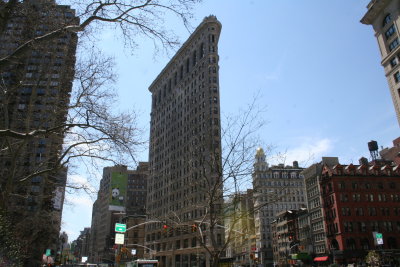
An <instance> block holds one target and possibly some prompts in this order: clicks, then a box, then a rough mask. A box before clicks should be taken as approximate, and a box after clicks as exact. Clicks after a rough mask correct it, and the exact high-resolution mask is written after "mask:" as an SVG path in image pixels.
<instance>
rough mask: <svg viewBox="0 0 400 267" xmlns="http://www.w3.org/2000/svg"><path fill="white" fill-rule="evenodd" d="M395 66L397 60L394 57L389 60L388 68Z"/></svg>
mask: <svg viewBox="0 0 400 267" xmlns="http://www.w3.org/2000/svg"><path fill="white" fill-rule="evenodd" d="M396 65H397V58H396V57H394V58H392V59H391V60H390V66H392V67H394V66H396Z"/></svg>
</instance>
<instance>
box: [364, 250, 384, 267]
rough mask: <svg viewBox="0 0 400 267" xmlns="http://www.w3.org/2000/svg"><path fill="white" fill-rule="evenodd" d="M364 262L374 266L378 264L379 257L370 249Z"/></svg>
mask: <svg viewBox="0 0 400 267" xmlns="http://www.w3.org/2000/svg"><path fill="white" fill-rule="evenodd" d="M365 262H366V263H367V264H368V266H371V267H375V266H380V262H381V259H380V256H379V254H378V253H377V252H376V251H375V250H371V251H370V252H368V255H367V256H366V257H365Z"/></svg>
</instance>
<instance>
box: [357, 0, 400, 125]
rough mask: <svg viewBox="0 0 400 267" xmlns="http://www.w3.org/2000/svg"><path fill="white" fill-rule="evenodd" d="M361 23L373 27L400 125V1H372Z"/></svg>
mask: <svg viewBox="0 0 400 267" xmlns="http://www.w3.org/2000/svg"><path fill="white" fill-rule="evenodd" d="M367 8H368V11H367V13H366V14H365V15H364V17H363V18H362V19H361V23H363V24H367V25H372V27H373V29H374V31H375V37H376V39H377V41H378V45H379V49H380V52H381V57H382V61H381V64H382V66H383V68H384V70H385V75H386V78H387V81H388V84H389V89H390V93H391V95H392V100H393V105H394V109H395V111H396V116H397V120H398V122H399V124H400V67H399V66H400V57H399V52H400V35H399V25H400V0H379V1H378V0H372V1H371V2H370V3H369V4H368V6H367Z"/></svg>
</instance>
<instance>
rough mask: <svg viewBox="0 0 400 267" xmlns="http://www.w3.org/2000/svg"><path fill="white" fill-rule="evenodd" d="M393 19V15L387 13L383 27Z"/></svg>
mask: <svg viewBox="0 0 400 267" xmlns="http://www.w3.org/2000/svg"><path fill="white" fill-rule="evenodd" d="M391 20H392V16H391V15H390V13H389V14H387V15H386V16H385V18H384V19H383V21H382V27H385V26H386V25H387V24H388V23H389V22H390V21H391Z"/></svg>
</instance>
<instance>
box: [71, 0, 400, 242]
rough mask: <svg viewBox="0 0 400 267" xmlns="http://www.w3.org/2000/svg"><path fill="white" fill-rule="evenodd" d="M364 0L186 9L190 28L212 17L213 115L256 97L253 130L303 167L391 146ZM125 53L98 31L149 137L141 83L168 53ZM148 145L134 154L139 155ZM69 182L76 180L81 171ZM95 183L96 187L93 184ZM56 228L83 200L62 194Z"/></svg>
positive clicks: (87, 208) (182, 33) (84, 222)
mask: <svg viewBox="0 0 400 267" xmlns="http://www.w3.org/2000/svg"><path fill="white" fill-rule="evenodd" d="M368 2H369V1H368V0H362V1H348V0H337V1H321V0H304V1H295V0H279V1H272V0H268V1H265V0H252V1H244V0H242V1H239V0H218V1H216V0H205V1H204V2H203V3H200V4H199V5H197V7H196V8H195V17H194V18H193V21H192V25H193V26H197V25H198V24H199V23H200V22H201V21H202V19H203V18H204V17H205V16H208V15H210V14H213V15H216V16H217V18H218V20H219V21H220V22H221V23H222V32H221V36H220V41H219V55H220V61H219V65H220V73H219V75H220V88H221V90H220V92H221V96H220V98H221V112H222V113H225V114H229V113H234V112H236V111H237V110H238V109H239V108H241V107H244V106H246V104H248V103H250V102H251V101H252V98H253V96H254V95H255V94H257V93H259V94H260V95H261V97H260V99H259V102H258V103H259V104H260V105H263V106H266V107H267V111H266V112H265V114H264V116H265V118H264V119H265V120H267V121H268V124H267V125H266V127H265V128H263V129H262V131H260V133H259V134H260V136H261V138H262V140H263V142H264V143H266V144H271V145H273V147H274V150H273V152H272V154H271V157H272V158H271V160H270V161H271V162H272V163H274V162H275V160H274V159H273V155H274V154H276V153H278V152H285V155H286V162H287V163H291V162H292V161H293V160H298V161H299V162H300V165H302V166H303V167H307V166H308V165H310V164H311V163H313V162H316V161H319V160H320V158H321V156H337V157H339V159H340V161H341V163H343V164H348V163H351V162H353V163H357V162H358V159H359V158H360V157H361V156H365V157H368V156H369V153H368V148H367V142H369V141H370V140H372V139H373V140H377V141H378V144H379V145H380V146H383V147H387V146H391V144H392V143H391V142H392V140H393V139H395V138H396V137H398V136H399V126H398V123H397V121H396V117H395V112H394V108H393V104H392V100H391V97H390V93H389V89H388V85H387V82H386V78H385V76H384V71H383V68H382V67H381V66H380V54H379V49H378V45H377V42H376V39H375V37H374V33H373V29H372V27H371V26H367V25H363V24H361V23H360V22H359V21H360V19H361V18H362V16H363V15H364V14H365V12H366V10H367V9H366V5H367V4H368ZM169 24H170V26H169V27H171V29H174V31H175V32H176V34H177V35H178V36H179V37H180V39H181V41H185V40H186V39H187V38H188V37H189V35H190V33H189V32H188V31H187V30H186V29H185V28H184V27H183V26H182V25H180V24H179V23H177V21H176V19H171V20H168V21H167V25H169ZM138 43H139V47H138V48H137V49H136V50H135V51H133V54H131V52H130V51H128V50H124V48H123V45H122V43H121V40H119V39H116V38H114V36H113V35H112V34H111V33H110V32H105V33H104V34H103V37H102V42H101V44H100V46H101V48H102V49H103V51H104V52H105V53H106V54H109V55H111V56H113V57H115V61H116V63H117V67H116V70H117V73H118V76H119V79H118V83H117V85H116V88H117V89H118V92H119V95H120V103H119V104H118V105H116V107H118V108H120V109H135V110H137V111H138V112H139V114H140V116H139V125H140V126H141V127H142V128H144V129H146V134H147V136H148V129H149V121H150V115H149V114H150V107H151V95H150V93H149V91H148V89H147V88H148V87H149V85H150V84H151V82H152V81H153V80H154V79H155V77H156V76H157V75H158V74H159V72H160V71H161V70H162V69H163V68H164V66H165V65H166V64H167V63H168V61H169V59H170V58H171V56H172V55H173V53H171V55H169V56H168V55H164V54H157V55H156V56H154V53H153V52H154V51H153V47H152V45H151V42H149V41H146V40H141V39H138ZM147 158H148V155H147V151H144V152H140V153H138V159H139V160H141V161H147ZM70 179H78V180H81V181H85V179H86V177H85V173H77V174H76V175H74V176H70ZM94 186H95V187H96V186H98V184H94ZM67 199H68V201H69V202H70V203H72V204H74V205H73V206H71V205H68V206H65V207H64V214H63V230H65V231H67V232H68V233H69V235H70V241H71V240H73V239H75V238H76V237H77V236H78V234H79V231H80V230H82V229H83V227H88V226H90V224H91V222H90V220H91V203H92V199H91V198H89V197H88V196H87V195H86V194H84V193H83V194H74V195H72V196H71V195H69V196H67Z"/></svg>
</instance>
